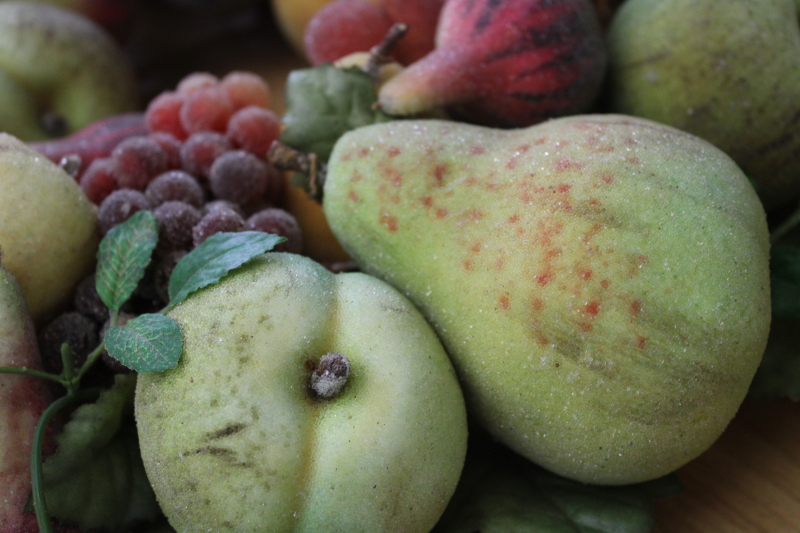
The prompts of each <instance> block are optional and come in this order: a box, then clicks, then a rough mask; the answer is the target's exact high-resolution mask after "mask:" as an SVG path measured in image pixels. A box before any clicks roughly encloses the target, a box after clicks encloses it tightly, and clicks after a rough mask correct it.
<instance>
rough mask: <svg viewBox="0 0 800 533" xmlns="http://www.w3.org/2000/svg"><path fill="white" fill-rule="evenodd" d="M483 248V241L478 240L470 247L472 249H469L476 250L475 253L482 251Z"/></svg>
mask: <svg viewBox="0 0 800 533" xmlns="http://www.w3.org/2000/svg"><path fill="white" fill-rule="evenodd" d="M481 248H482V246H481V243H480V242H476V243H475V244H473V245H472V246H471V247H470V249H469V250H470V252H475V253H478V252H480V251H481Z"/></svg>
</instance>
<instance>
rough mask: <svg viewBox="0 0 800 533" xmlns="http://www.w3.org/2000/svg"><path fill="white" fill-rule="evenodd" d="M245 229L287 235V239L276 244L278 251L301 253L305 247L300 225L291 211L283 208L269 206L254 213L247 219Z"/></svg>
mask: <svg viewBox="0 0 800 533" xmlns="http://www.w3.org/2000/svg"><path fill="white" fill-rule="evenodd" d="M245 229H246V230H250V231H263V232H264V233H271V234H273V235H280V236H281V237H286V241H284V242H282V243H280V244H278V245H277V246H275V248H274V250H275V251H276V252H291V253H295V254H299V253H300V251H301V250H302V249H303V234H302V231H301V230H300V225H299V224H298V223H297V220H296V219H295V218H294V216H292V215H291V213H289V212H288V211H284V210H283V209H278V208H267V209H262V210H261V211H259V212H257V213H254V214H253V215H251V216H250V218H248V219H247V221H245Z"/></svg>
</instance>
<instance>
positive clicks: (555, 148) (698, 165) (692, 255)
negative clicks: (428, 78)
mask: <svg viewBox="0 0 800 533" xmlns="http://www.w3.org/2000/svg"><path fill="white" fill-rule="evenodd" d="M323 206H324V208H325V213H326V215H327V217H328V221H329V223H330V226H331V228H332V230H333V232H334V234H335V235H336V236H337V238H338V239H339V241H340V242H341V243H342V245H343V246H344V248H345V249H346V250H347V251H348V253H350V254H351V257H353V258H354V259H355V260H356V261H357V262H358V264H359V265H360V266H361V267H362V269H364V270H365V271H367V272H370V273H372V274H374V275H376V276H378V277H380V278H383V279H385V280H387V281H388V282H389V283H391V284H393V285H394V286H396V287H398V288H399V289H400V290H401V291H402V292H404V293H405V294H406V295H407V296H408V297H409V298H410V299H411V300H412V301H413V302H414V303H415V304H417V306H418V307H419V308H420V309H421V310H422V312H423V314H424V315H425V316H426V317H427V318H428V319H429V321H430V323H431V324H432V325H433V327H434V329H435V330H436V331H437V333H438V334H439V336H440V338H441V339H442V341H443V343H444V345H445V348H446V349H447V350H448V353H449V354H450V356H451V358H452V360H453V363H454V366H455V367H456V371H457V373H458V374H459V377H460V378H461V381H462V386H463V388H464V395H465V397H466V399H467V405H468V408H471V413H472V414H474V415H475V416H476V418H477V419H478V420H479V421H480V423H481V424H482V425H483V426H485V427H486V428H487V429H488V430H489V431H490V432H491V433H493V434H494V435H495V436H496V437H498V438H499V439H501V440H502V441H503V442H505V443H506V444H508V445H510V446H511V447H512V448H513V449H515V450H516V451H517V452H519V453H521V454H523V455H525V456H526V457H528V458H529V459H531V460H533V461H535V462H537V463H539V464H541V465H543V466H545V467H546V468H549V469H551V470H553V471H555V472H557V473H559V474H562V475H564V476H568V477H571V478H574V479H578V480H581V481H586V482H593V483H607V484H622V483H632V482H637V481H642V480H646V479H650V478H655V477H658V476H660V475H662V474H666V473H668V472H670V471H672V470H674V469H675V468H677V467H679V466H680V465H682V464H684V463H685V462H687V461H689V460H690V459H692V458H694V457H696V456H697V455H698V454H699V453H701V452H702V451H704V450H705V449H706V448H707V447H708V446H709V445H710V444H711V443H712V442H713V441H714V440H715V439H716V438H717V437H718V435H719V434H720V433H721V432H722V430H723V428H724V427H725V426H726V424H727V423H728V422H729V421H730V419H731V418H732V417H733V415H734V413H735V412H736V410H737V407H738V405H739V404H740V402H741V401H742V399H743V397H744V395H745V393H746V391H747V386H748V383H749V382H750V380H751V379H752V377H753V374H754V372H755V370H756V367H757V366H758V363H759V360H760V358H761V354H762V353H763V350H764V345H765V343H766V338H767V333H768V327H769V319H770V297H769V272H768V253H769V246H768V234H767V227H766V223H765V214H764V211H763V209H762V207H761V204H760V203H759V201H758V198H757V197H756V195H755V193H754V191H753V189H752V187H751V186H750V184H749V183H748V181H747V179H746V178H745V176H744V175H743V174H742V172H741V171H740V170H739V169H738V168H737V167H736V165H735V164H734V163H733V162H732V161H731V160H730V158H728V157H727V156H725V155H724V154H723V153H722V152H720V151H719V150H718V149H716V148H714V147H713V146H711V145H710V144H708V143H707V142H705V141H703V140H701V139H698V138H696V137H693V136H691V135H689V134H686V133H684V132H681V131H679V130H676V129H673V128H669V127H666V126H662V125H659V124H656V123H654V122H650V121H645V120H642V119H636V118H632V117H624V116H618V115H605V116H600V115H598V116H583V117H572V118H565V119H558V120H552V121H549V122H546V123H543V124H541V125H538V126H534V127H530V128H528V129H520V130H505V131H503V130H492V129H488V128H480V127H475V126H469V125H466V124H457V123H448V122H444V121H402V122H399V121H398V122H394V123H387V124H384V125H381V126H374V127H373V126H370V127H365V128H361V129H358V130H355V131H352V132H350V133H348V134H346V135H345V136H343V137H342V138H341V139H340V140H339V141H338V143H337V145H336V147H335V149H334V152H333V154H332V156H331V159H330V160H329V165H328V174H327V179H326V181H325V189H324V197H323Z"/></svg>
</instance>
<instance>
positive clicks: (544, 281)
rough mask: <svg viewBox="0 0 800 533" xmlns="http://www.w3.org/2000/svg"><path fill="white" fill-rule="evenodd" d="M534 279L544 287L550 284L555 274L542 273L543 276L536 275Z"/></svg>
mask: <svg viewBox="0 0 800 533" xmlns="http://www.w3.org/2000/svg"><path fill="white" fill-rule="evenodd" d="M534 279H536V283H538V284H539V285H541V286H542V287H544V286H545V285H547V284H548V283H550V281H552V279H553V273H552V272H542V273H541V274H536V276H535V277H534Z"/></svg>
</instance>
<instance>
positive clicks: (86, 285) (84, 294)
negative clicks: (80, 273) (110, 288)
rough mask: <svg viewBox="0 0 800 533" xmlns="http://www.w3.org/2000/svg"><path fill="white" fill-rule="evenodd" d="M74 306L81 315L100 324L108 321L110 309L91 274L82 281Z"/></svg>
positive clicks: (73, 300)
mask: <svg viewBox="0 0 800 533" xmlns="http://www.w3.org/2000/svg"><path fill="white" fill-rule="evenodd" d="M72 305H73V307H75V310H76V311H78V312H79V313H81V314H83V315H86V316H88V317H89V318H91V319H92V320H94V321H95V322H97V323H98V324H102V323H103V322H105V321H106V320H108V315H109V311H108V307H106V304H104V303H103V300H101V299H100V295H99V294H98V293H97V286H96V283H95V277H94V274H89V275H88V276H86V277H85V278H83V279H82V280H81V282H80V283H79V284H78V287H77V288H76V289H75V295H74V296H73V297H72Z"/></svg>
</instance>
